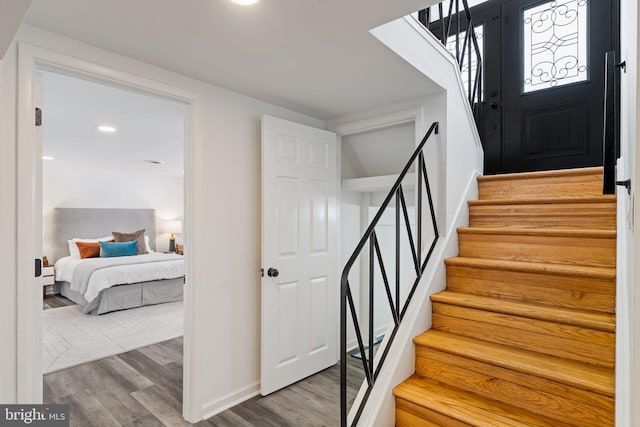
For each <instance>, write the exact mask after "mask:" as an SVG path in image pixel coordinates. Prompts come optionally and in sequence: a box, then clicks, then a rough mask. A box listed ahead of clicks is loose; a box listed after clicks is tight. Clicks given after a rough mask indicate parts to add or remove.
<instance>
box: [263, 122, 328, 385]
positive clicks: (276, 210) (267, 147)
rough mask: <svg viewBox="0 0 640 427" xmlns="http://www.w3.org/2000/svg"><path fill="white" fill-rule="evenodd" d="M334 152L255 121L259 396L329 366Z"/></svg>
mask: <svg viewBox="0 0 640 427" xmlns="http://www.w3.org/2000/svg"><path fill="white" fill-rule="evenodd" d="M336 146H337V141H336V135H335V134H334V133H331V132H327V131H324V130H320V129H316V128H312V127H309V126H303V125H300V124H297V123H292V122H289V121H286V120H281V119H277V118H275V117H270V116H264V117H263V118H262V267H263V270H264V277H263V278H262V357H261V393H262V394H263V395H266V394H269V393H272V392H274V391H276V390H278V389H280V388H282V387H285V386H287V385H289V384H292V383H294V382H296V381H298V380H300V379H302V378H305V377H307V376H309V375H312V374H314V373H316V372H318V371H320V370H322V369H325V368H327V367H329V366H331V365H333V364H335V363H336V360H337V326H338V324H337V322H338V313H337V303H338V296H337V295H338V289H339V288H338V280H337V277H336V276H337V274H336V270H337V266H336V262H337V259H336V258H337V218H336V215H337V198H336V196H337V169H336ZM275 270H277V274H276V272H275ZM269 274H271V276H270V275H269Z"/></svg>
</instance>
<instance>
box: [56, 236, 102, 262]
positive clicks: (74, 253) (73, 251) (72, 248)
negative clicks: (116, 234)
mask: <svg viewBox="0 0 640 427" xmlns="http://www.w3.org/2000/svg"><path fill="white" fill-rule="evenodd" d="M109 240H113V236H109V237H101V238H99V239H78V238H76V237H74V238H73V239H71V240H67V243H68V244H69V255H70V256H71V257H72V258H78V259H80V252H79V251H78V246H76V243H77V242H85V243H98V242H100V241H103V242H107V241H109Z"/></svg>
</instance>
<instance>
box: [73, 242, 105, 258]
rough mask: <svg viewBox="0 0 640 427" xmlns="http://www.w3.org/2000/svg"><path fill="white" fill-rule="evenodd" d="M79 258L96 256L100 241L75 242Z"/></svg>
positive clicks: (97, 255) (98, 253)
mask: <svg viewBox="0 0 640 427" xmlns="http://www.w3.org/2000/svg"><path fill="white" fill-rule="evenodd" d="M76 245H77V246H78V252H80V258H82V259H85V258H98V257H99V256H100V243H98V242H95V243H93V242H76Z"/></svg>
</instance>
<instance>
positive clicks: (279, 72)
mask: <svg viewBox="0 0 640 427" xmlns="http://www.w3.org/2000/svg"><path fill="white" fill-rule="evenodd" d="M433 2H434V1H433V0H402V1H389V0H348V1H345V0H261V1H260V2H258V3H257V4H256V5H254V6H250V7H243V6H239V5H236V4H233V3H231V1H229V0H190V1H176V0H136V1H131V0H108V1H107V0H93V1H86V0H55V1H51V0H34V1H33V4H32V6H31V9H30V11H29V13H28V15H27V18H26V22H27V23H29V24H31V25H34V26H37V27H41V28H44V29H46V30H49V31H53V32H56V33H60V34H63V35H66V36H69V37H72V38H74V39H77V40H80V41H83V42H86V43H89V44H91V45H94V46H97V47H100V48H103V49H107V50H111V51H114V52H116V53H119V54H123V55H126V56H130V57H133V58H136V59H140V60H142V61H145V62H148V63H151V64H154V65H157V66H160V67H163V68H166V69H169V70H173V71H176V72H179V73H181V74H184V75H188V76H191V77H194V78H197V79H199V80H202V81H205V82H209V83H212V84H216V85H219V86H222V87H226V88H229V89H232V90H235V91H237V92H240V93H244V94H247V95H249V96H253V97H256V98H259V99H263V100H265V101H268V102H271V103H273V104H276V105H281V106H283V107H287V108H290V109H293V110H296V111H299V112H301V113H306V114H308V115H311V116H314V117H316V118H319V119H329V118H335V117H339V116H342V115H345V114H350V113H354V112H358V111H363V110H366V109H370V108H375V107H380V106H384V105H387V104H391V103H396V102H400V101H403V100H406V99H412V98H416V97H419V96H423V95H427V94H431V93H434V92H436V91H438V90H439V88H438V87H436V86H435V85H434V84H433V83H432V82H430V80H428V79H427V78H426V77H424V75H422V74H421V73H419V72H418V71H416V70H415V69H414V68H412V67H411V66H410V65H408V64H407V63H406V62H405V61H403V60H402V59H401V58H399V57H398V56H397V55H395V54H394V53H393V52H391V51H390V50H389V49H388V48H386V47H385V46H383V45H382V44H381V43H380V42H378V41H377V40H376V39H375V38H374V37H373V36H371V35H370V34H369V30H370V29H372V28H375V27H377V26H379V25H381V24H384V23H386V22H389V21H391V20H393V19H396V18H399V17H401V16H404V15H407V14H409V13H411V12H414V11H416V10H418V9H420V8H421V7H424V6H425V4H429V3H433Z"/></svg>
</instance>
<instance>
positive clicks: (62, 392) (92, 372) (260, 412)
mask: <svg viewBox="0 0 640 427" xmlns="http://www.w3.org/2000/svg"><path fill="white" fill-rule="evenodd" d="M351 359H352V358H351ZM357 362H359V361H358V360H356V359H353V365H352V366H350V367H349V369H350V371H349V372H350V384H349V390H350V395H354V394H355V391H356V387H358V386H359V382H358V381H357V377H358V375H359V374H360V373H359V372H358V365H357ZM339 384H340V378H339V367H338V365H336V366H334V367H331V368H329V369H326V370H325V371H322V372H320V373H318V374H316V375H314V376H312V377H309V378H307V379H305V380H302V381H300V382H298V383H296V384H293V385H291V386H289V387H287V388H285V389H283V390H280V391H278V392H276V393H273V394H271V395H269V396H266V397H261V396H258V397H255V398H253V399H250V400H248V401H246V402H244V403H241V404H240V405H237V406H235V407H233V408H231V409H229V410H227V411H225V412H222V413H220V414H218V415H216V416H214V417H213V418H210V419H208V420H206V421H202V422H199V423H198V424H195V425H197V426H219V427H250V426H256V427H258V426H259V427H270V426H273V427H286V426H292V427H293V426H295V427H300V426H305V427H312V426H336V425H339V416H340V410H339ZM44 401H45V402H46V403H67V404H69V405H70V412H71V426H72V427H73V426H77V427H92V426H100V427H111V426H149V427H152V426H167V427H179V426H190V425H193V424H190V423H188V422H186V421H184V420H183V419H182V415H181V414H182V409H181V408H182V405H181V402H182V338H177V339H174V340H170V341H165V342H162V343H159V344H154V345H151V346H148V347H144V348H141V349H138V350H134V351H130V352H128V353H123V354H120V355H117V356H113V357H109V358H106V359H102V360H98V361H96V362H91V363H87V364H84V365H80V366H75V367H73V368H69V369H66V370H63V371H59V372H54V373H52V374H48V375H45V376H44Z"/></svg>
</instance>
